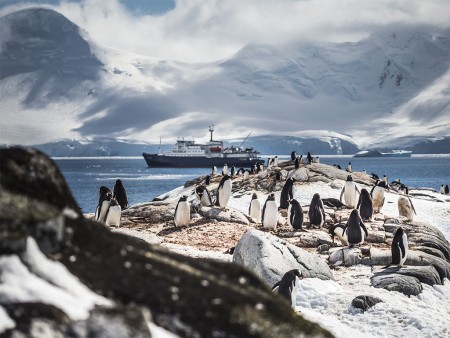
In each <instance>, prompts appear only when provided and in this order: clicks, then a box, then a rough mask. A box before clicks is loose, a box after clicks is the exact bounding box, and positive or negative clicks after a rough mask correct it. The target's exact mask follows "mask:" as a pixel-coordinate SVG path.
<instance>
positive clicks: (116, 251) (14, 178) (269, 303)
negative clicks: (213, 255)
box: [0, 148, 332, 337]
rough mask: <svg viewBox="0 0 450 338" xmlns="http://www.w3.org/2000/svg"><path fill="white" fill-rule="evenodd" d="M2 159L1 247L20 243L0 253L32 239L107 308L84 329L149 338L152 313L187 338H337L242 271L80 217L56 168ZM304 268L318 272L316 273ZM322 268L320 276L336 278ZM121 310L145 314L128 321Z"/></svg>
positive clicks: (17, 151)
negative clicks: (125, 330)
mask: <svg viewBox="0 0 450 338" xmlns="http://www.w3.org/2000/svg"><path fill="white" fill-rule="evenodd" d="M0 157H1V158H2V161H0V165H1V175H0V185H1V186H0V201H1V203H0V226H1V227H2V231H1V232H0V233H1V236H2V238H1V241H2V243H9V242H10V241H11V242H15V243H18V242H20V243H21V245H6V244H4V245H3V252H2V253H5V252H8V253H9V254H12V255H13V256H16V255H18V256H17V257H18V258H17V259H20V257H21V254H22V253H23V252H24V251H25V250H26V249H27V238H28V237H32V238H34V239H36V241H37V243H38V245H39V248H40V250H42V251H44V252H45V254H46V255H47V256H49V257H51V258H52V259H54V260H56V261H57V262H60V263H62V264H63V265H64V266H65V267H66V268H67V269H68V273H70V274H72V275H73V276H76V277H77V278H78V279H79V280H80V281H81V282H82V283H83V284H84V285H85V286H86V287H88V288H89V289H90V290H93V291H95V292H96V293H97V294H99V295H102V296H103V297H105V298H106V299H108V300H110V301H111V305H110V309H108V310H105V311H101V313H98V312H97V310H95V308H94V310H91V312H90V313H89V316H88V318H87V319H86V323H87V324H86V325H89V323H90V322H92V323H94V322H95V323H97V322H99V321H103V322H105V323H106V324H105V326H103V328H105V329H106V328H107V327H108V326H110V327H111V328H115V327H119V326H120V327H130V326H132V329H133V330H134V331H129V332H131V333H130V334H131V335H132V336H138V334H137V333H136V332H139V334H141V335H142V336H146V332H144V331H143V332H141V330H140V328H141V327H147V325H143V323H144V322H145V323H148V322H149V321H150V316H148V317H146V315H145V313H146V311H149V314H151V318H152V319H153V321H154V322H155V323H156V324H157V325H159V326H161V327H164V328H165V329H167V330H169V331H171V332H174V333H176V334H178V335H180V336H183V337H212V336H217V335H219V336H224V337H225V336H228V337H233V336H235V337H238V336H240V337H247V336H252V337H297V336H302V337H312V336H314V337H331V336H332V335H331V334H330V333H329V332H327V331H326V330H324V329H322V328H321V327H320V326H319V325H318V324H315V323H312V322H309V321H307V320H305V319H304V318H303V317H301V316H297V315H295V314H294V313H293V311H292V309H291V307H290V306H289V304H288V303H287V302H286V301H284V300H283V299H282V298H281V297H278V296H277V295H275V294H273V293H272V292H271V290H270V289H269V288H267V286H266V285H265V284H264V283H263V282H262V281H261V280H260V279H259V278H258V277H257V276H256V275H254V274H253V273H252V272H250V271H248V270H247V269H245V268H243V267H241V266H239V265H237V264H230V263H222V262H217V261H210V260H206V259H195V258H190V257H186V256H182V255H178V254H175V253H172V252H170V251H168V250H166V249H164V248H162V247H160V246H158V245H151V244H148V243H147V242H145V241H143V240H140V239H138V238H135V237H130V236H127V235H124V234H120V233H114V232H111V231H110V230H109V229H108V228H106V227H105V226H104V225H103V224H100V223H97V222H94V221H90V220H87V219H85V218H83V217H82V215H81V214H80V212H79V209H78V206H77V204H76V202H75V201H74V199H73V197H72V196H71V194H70V191H69V189H68V187H67V185H66V183H65V181H64V178H63V177H62V175H61V174H60V172H59V170H58V168H57V167H56V166H55V164H54V163H53V162H52V161H51V160H50V159H48V158H47V157H46V156H44V155H43V154H42V153H39V152H36V151H33V150H29V149H22V148H12V149H7V150H5V149H2V150H0ZM31 205H33V208H30V206H31ZM130 212H131V211H130ZM27 262H29V261H28V260H27ZM305 264H306V265H309V264H311V265H312V270H313V271H314V265H315V264H317V265H319V263H317V262H307V263H305ZM325 267H326V268H327V266H326V265H325V266H324V268H323V269H321V270H320V271H322V270H323V271H324V272H321V274H323V275H324V278H326V277H328V278H332V275H331V272H330V271H329V270H325ZM305 271H306V270H305ZM41 273H43V272H41ZM48 273H51V270H49V272H48ZM317 274H319V272H317ZM46 278H51V276H48V275H47V277H46ZM22 302H23V299H22V300H17V301H16V303H22ZM9 303H12V301H11V300H10V302H9ZM118 303H121V304H125V305H126V306H127V304H133V306H137V307H139V308H142V310H137V312H133V311H132V312H133V313H134V314H133V313H129V311H125V310H124V309H123V308H122V307H121V306H118V305H116V304H118ZM0 305H4V304H0ZM193 309H195V311H193ZM135 314H136V315H135ZM55 316H56V317H58V318H61V319H55V325H60V322H62V323H63V324H64V320H65V319H64V318H65V317H64V315H62V314H61V315H58V314H56V315H55ZM55 316H53V317H55ZM108 323H110V324H111V325H108ZM116 325H118V326H116ZM143 330H144V329H143ZM60 332H63V331H60ZM88 332H89V331H88ZM100 332H102V331H100ZM134 333H136V335H135V334H134ZM25 335H26V334H25ZM75 336H76V335H75ZM80 336H82V335H80ZM125 336H126V335H125Z"/></svg>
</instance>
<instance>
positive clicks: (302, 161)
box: [298, 155, 304, 164]
mask: <svg viewBox="0 0 450 338" xmlns="http://www.w3.org/2000/svg"><path fill="white" fill-rule="evenodd" d="M298 160H299V162H300V164H303V163H304V160H303V155H300V158H299V159H298Z"/></svg>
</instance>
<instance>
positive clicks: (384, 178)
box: [383, 174, 400, 185]
mask: <svg viewBox="0 0 450 338" xmlns="http://www.w3.org/2000/svg"><path fill="white" fill-rule="evenodd" d="M399 181H400V180H399ZM383 182H384V184H386V185H389V181H388V178H387V176H386V174H384V175H383Z"/></svg>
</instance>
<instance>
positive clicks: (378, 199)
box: [370, 180, 389, 213]
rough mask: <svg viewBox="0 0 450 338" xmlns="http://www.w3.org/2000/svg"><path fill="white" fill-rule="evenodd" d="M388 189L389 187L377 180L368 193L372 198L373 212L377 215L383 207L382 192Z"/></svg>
mask: <svg viewBox="0 0 450 338" xmlns="http://www.w3.org/2000/svg"><path fill="white" fill-rule="evenodd" d="M385 189H389V187H388V186H387V185H386V183H384V181H379V180H377V181H376V182H375V186H374V187H373V188H372V190H371V191H370V195H371V196H372V204H373V212H374V213H379V212H380V210H381V208H382V207H383V205H384V199H385V198H384V190H385Z"/></svg>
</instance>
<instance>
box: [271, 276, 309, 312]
mask: <svg viewBox="0 0 450 338" xmlns="http://www.w3.org/2000/svg"><path fill="white" fill-rule="evenodd" d="M300 279H303V276H302V272H301V271H300V270H299V269H293V270H289V271H288V272H286V273H285V274H284V275H283V277H282V278H281V280H280V281H279V282H278V283H276V284H275V285H274V286H273V287H272V291H273V292H276V293H278V294H279V295H280V296H282V297H284V298H286V299H287V300H288V302H290V304H291V306H292V307H293V308H295V305H296V301H297V290H298V282H299V280H300Z"/></svg>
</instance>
